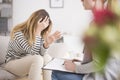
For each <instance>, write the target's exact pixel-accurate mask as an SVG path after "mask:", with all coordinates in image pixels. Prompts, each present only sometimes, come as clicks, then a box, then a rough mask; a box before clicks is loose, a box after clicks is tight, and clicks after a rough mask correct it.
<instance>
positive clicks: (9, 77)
mask: <svg viewBox="0 0 120 80" xmlns="http://www.w3.org/2000/svg"><path fill="white" fill-rule="evenodd" d="M15 78H16V77H15V76H14V75H13V74H11V73H9V72H7V71H6V70H4V69H3V68H1V67H0V80H15Z"/></svg>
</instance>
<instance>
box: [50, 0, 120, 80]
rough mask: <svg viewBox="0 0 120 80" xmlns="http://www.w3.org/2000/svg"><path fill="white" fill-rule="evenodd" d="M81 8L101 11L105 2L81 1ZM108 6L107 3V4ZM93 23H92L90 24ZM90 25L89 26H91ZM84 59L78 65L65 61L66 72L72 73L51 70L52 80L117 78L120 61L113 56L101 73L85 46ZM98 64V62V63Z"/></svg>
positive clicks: (108, 79) (98, 0)
mask: <svg viewBox="0 0 120 80" xmlns="http://www.w3.org/2000/svg"><path fill="white" fill-rule="evenodd" d="M81 1H82V2H83V6H84V7H85V9H86V10H92V11H94V9H97V10H102V9H103V8H104V3H105V2H106V0H81ZM108 4H109V3H108ZM92 23H94V22H93V21H92V22H91V24H92ZM91 24H90V25H91ZM83 53H84V59H83V61H82V62H81V64H80V65H76V64H75V63H74V60H66V61H65V62H64V66H65V69H66V70H69V71H72V72H73V73H69V72H62V71H56V70H53V72H52V75H51V76H52V80H117V78H118V73H119V71H118V69H119V67H120V60H119V59H117V58H116V57H115V56H112V57H110V59H109V60H108V62H107V64H106V66H105V67H104V71H103V72H101V70H102V69H103V68H101V69H96V68H95V64H94V62H93V61H94V59H93V57H94V56H93V55H92V52H91V51H90V49H89V47H87V46H86V45H85V47H84V52H83ZM98 62H99V61H98ZM113 65H114V66H113Z"/></svg>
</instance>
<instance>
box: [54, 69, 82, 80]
mask: <svg viewBox="0 0 120 80" xmlns="http://www.w3.org/2000/svg"><path fill="white" fill-rule="evenodd" d="M83 76H84V75H83V74H75V73H68V72H62V71H55V70H54V71H52V80H82V78H83Z"/></svg>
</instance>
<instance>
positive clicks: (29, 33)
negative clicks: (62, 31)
mask: <svg viewBox="0 0 120 80" xmlns="http://www.w3.org/2000/svg"><path fill="white" fill-rule="evenodd" d="M46 16H47V17H49V18H50V16H49V14H48V13H47V12H46V11H45V10H44V9H41V10H38V11H36V12H34V13H33V14H32V15H31V16H30V17H29V18H28V20H27V21H25V22H23V23H21V24H18V25H17V26H15V27H14V28H13V30H12V32H11V39H14V36H15V32H18V31H21V32H22V33H23V34H24V36H25V38H26V39H27V40H28V42H29V44H30V45H32V44H33V43H34V42H35V30H36V28H37V23H38V21H39V19H40V18H42V19H44V18H45V17H46ZM51 27H52V21H51V20H50V19H49V25H48V27H47V28H46V29H44V30H43V31H42V32H41V34H40V35H41V36H42V38H45V37H46V36H47V33H50V31H51Z"/></svg>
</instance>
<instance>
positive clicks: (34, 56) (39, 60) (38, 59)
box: [32, 55, 44, 65]
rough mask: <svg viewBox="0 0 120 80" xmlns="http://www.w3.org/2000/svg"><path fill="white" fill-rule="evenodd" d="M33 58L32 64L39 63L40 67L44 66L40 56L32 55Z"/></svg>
mask: <svg viewBox="0 0 120 80" xmlns="http://www.w3.org/2000/svg"><path fill="white" fill-rule="evenodd" d="M32 57H33V58H32V59H33V63H40V64H41V65H43V64H44V60H43V57H42V56H40V55H33V56H32Z"/></svg>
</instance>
